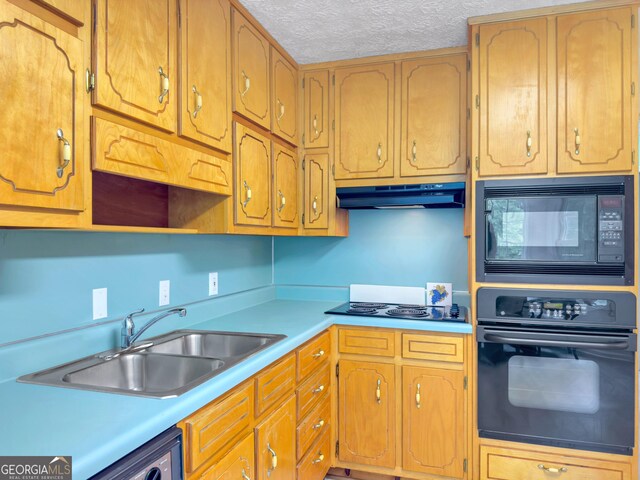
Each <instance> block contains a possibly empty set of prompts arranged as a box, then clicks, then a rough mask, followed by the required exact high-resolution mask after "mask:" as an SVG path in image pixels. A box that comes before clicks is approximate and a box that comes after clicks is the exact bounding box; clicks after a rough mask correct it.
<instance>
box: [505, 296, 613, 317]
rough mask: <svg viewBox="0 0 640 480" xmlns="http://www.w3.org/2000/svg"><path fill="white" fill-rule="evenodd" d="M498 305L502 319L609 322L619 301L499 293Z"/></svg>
mask: <svg viewBox="0 0 640 480" xmlns="http://www.w3.org/2000/svg"><path fill="white" fill-rule="evenodd" d="M495 306H496V310H495V316H496V318H498V319H501V318H522V319H534V320H543V321H545V320H546V321H560V322H574V321H581V322H595V321H597V322H598V323H602V322H605V323H606V322H607V321H611V319H615V316H616V303H615V302H614V301H612V300H607V299H604V298H578V297H573V298H572V297H569V298H567V297H565V298H551V297H533V296H527V297H524V296H498V297H497V298H496V303H495ZM608 319H609V320H608Z"/></svg>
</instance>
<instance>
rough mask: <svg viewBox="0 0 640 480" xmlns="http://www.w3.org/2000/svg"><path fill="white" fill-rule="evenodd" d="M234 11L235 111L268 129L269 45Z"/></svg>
mask: <svg viewBox="0 0 640 480" xmlns="http://www.w3.org/2000/svg"><path fill="white" fill-rule="evenodd" d="M232 11H233V41H232V44H233V67H234V68H233V90H234V94H233V95H234V97H233V98H234V103H233V109H234V111H236V112H238V113H239V114H241V115H243V116H245V117H247V118H248V119H250V120H253V121H254V122H256V123H257V124H258V125H261V126H263V127H264V128H266V129H269V127H270V126H271V125H270V120H271V118H270V116H269V92H270V88H269V42H267V40H266V39H265V38H264V37H263V36H262V35H260V32H258V30H256V29H255V27H254V26H253V25H251V24H250V23H249V21H248V20H247V19H246V18H244V17H243V16H242V14H241V13H239V12H238V11H237V10H232Z"/></svg>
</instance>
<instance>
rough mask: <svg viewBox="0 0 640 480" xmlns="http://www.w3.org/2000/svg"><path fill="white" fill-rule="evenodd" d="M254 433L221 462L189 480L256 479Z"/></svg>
mask: <svg viewBox="0 0 640 480" xmlns="http://www.w3.org/2000/svg"><path fill="white" fill-rule="evenodd" d="M254 472H255V466H254V436H253V433H251V434H249V435H247V437H246V438H245V439H244V440H242V441H241V442H240V443H238V444H237V445H236V446H235V447H233V449H232V450H231V451H230V452H228V453H227V454H226V455H224V456H223V457H222V458H221V459H220V460H219V461H217V462H216V463H214V464H213V465H211V466H210V467H209V468H207V469H206V470H204V471H203V472H202V473H200V474H198V475H193V476H191V477H189V480H226V479H228V478H238V479H241V478H245V477H244V476H243V475H245V476H246V477H248V478H255V476H254Z"/></svg>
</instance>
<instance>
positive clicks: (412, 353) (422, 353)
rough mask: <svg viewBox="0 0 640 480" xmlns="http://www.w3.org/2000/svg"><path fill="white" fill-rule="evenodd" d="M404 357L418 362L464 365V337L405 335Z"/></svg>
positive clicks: (403, 342) (403, 338)
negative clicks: (428, 361)
mask: <svg viewBox="0 0 640 480" xmlns="http://www.w3.org/2000/svg"><path fill="white" fill-rule="evenodd" d="M402 356H403V357H404V358H413V359H416V360H432V361H436V362H455V363H462V362H463V360H464V340H463V339H462V337H446V336H440V335H425V334H421V333H403V334H402Z"/></svg>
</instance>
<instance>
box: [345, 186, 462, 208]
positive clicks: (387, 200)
mask: <svg viewBox="0 0 640 480" xmlns="http://www.w3.org/2000/svg"><path fill="white" fill-rule="evenodd" d="M464 189H465V184H464V182H454V183H429V184H418V185H385V186H377V187H343V188H336V196H337V197H338V200H337V201H338V207H339V208H346V209H364V208H463V207H464Z"/></svg>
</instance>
